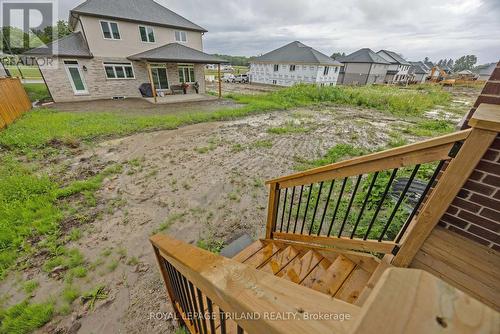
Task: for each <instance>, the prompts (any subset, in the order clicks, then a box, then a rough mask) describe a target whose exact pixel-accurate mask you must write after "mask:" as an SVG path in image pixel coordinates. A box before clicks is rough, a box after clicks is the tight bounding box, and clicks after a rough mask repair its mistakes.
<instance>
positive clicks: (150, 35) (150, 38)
mask: <svg viewBox="0 0 500 334" xmlns="http://www.w3.org/2000/svg"><path fill="white" fill-rule="evenodd" d="M139 33H140V35H141V41H143V42H146V43H154V42H155V31H154V29H153V28H152V27H146V26H139Z"/></svg>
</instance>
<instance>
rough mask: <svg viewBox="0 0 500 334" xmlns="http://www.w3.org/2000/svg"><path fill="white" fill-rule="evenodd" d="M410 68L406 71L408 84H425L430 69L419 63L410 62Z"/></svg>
mask: <svg viewBox="0 0 500 334" xmlns="http://www.w3.org/2000/svg"><path fill="white" fill-rule="evenodd" d="M410 64H411V66H410V69H409V70H408V82H410V83H417V84H418V83H425V81H426V80H427V77H428V76H429V74H430V72H431V71H430V69H429V68H428V67H427V66H426V65H425V64H424V63H423V62H421V61H411V62H410Z"/></svg>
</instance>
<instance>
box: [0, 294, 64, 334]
mask: <svg viewBox="0 0 500 334" xmlns="http://www.w3.org/2000/svg"><path fill="white" fill-rule="evenodd" d="M53 315H54V304H53V303H51V302H48V303H42V304H30V303H29V302H28V301H24V302H22V303H19V304H17V305H14V306H12V307H10V308H8V309H6V310H0V333H1V334H7V333H8V334H25V333H31V332H32V331H34V330H35V329H37V328H40V327H42V326H43V325H45V324H46V323H47V322H49V321H50V320H51V319H52V316H53Z"/></svg>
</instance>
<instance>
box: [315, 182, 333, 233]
mask: <svg viewBox="0 0 500 334" xmlns="http://www.w3.org/2000/svg"><path fill="white" fill-rule="evenodd" d="M334 185H335V180H332V183H330V190H329V191H328V196H327V197H326V203H325V208H324V209H323V214H322V215H321V223H320V224H319V230H318V235H320V234H321V229H322V228H323V222H324V221H325V216H326V211H327V210H328V203H329V202H330V197H331V196H332V190H333V186H334Z"/></svg>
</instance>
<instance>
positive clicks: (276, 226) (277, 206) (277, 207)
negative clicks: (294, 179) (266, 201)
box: [268, 189, 281, 232]
mask: <svg viewBox="0 0 500 334" xmlns="http://www.w3.org/2000/svg"><path fill="white" fill-rule="evenodd" d="M280 195H281V189H278V198H277V199H276V201H277V202H276V203H278V204H277V205H276V212H275V213H274V221H275V222H276V223H275V224H274V230H273V232H276V231H278V213H279V212H278V211H279V203H280ZM268 210H269V209H268Z"/></svg>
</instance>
